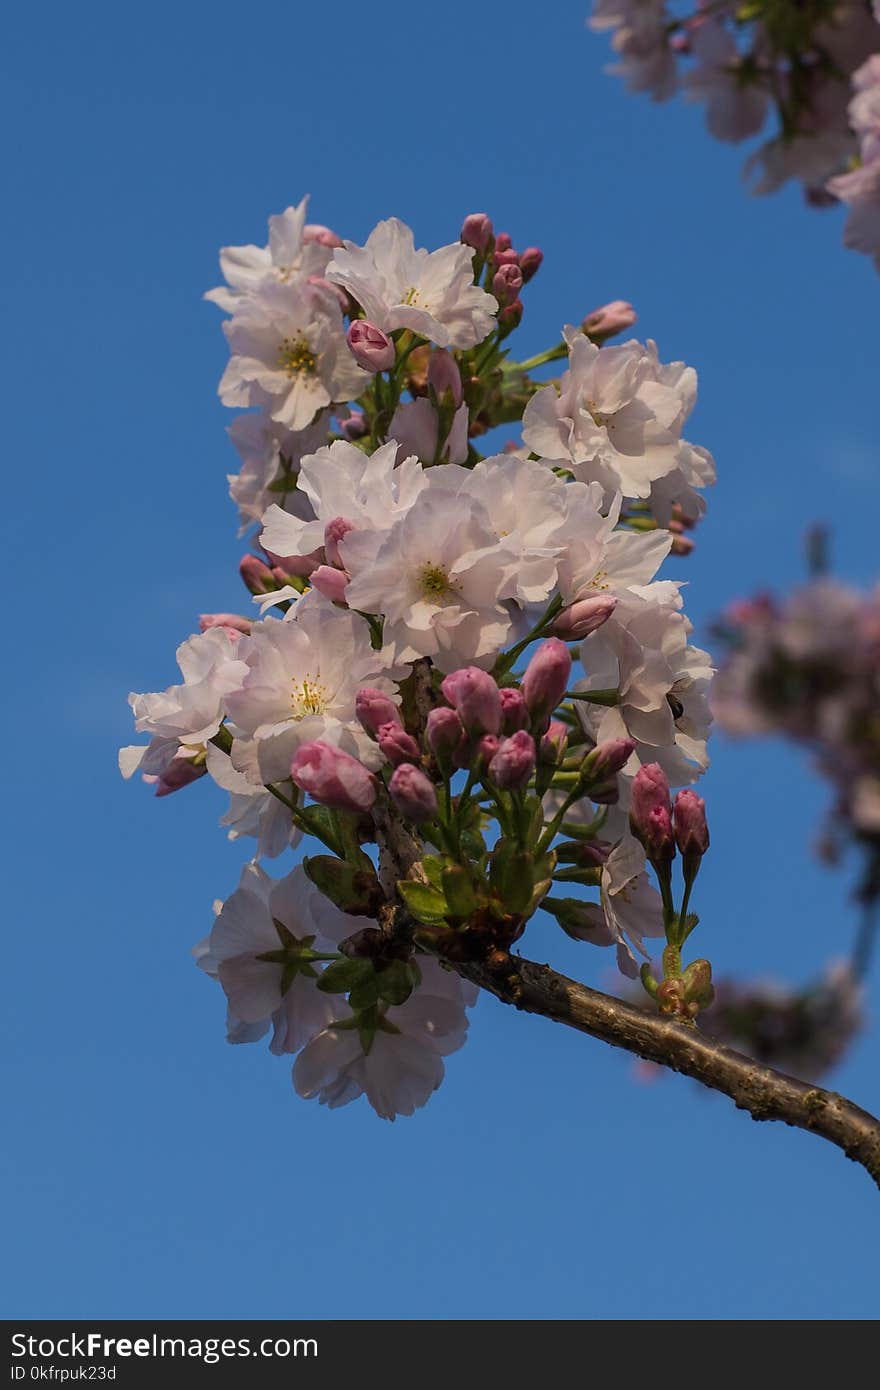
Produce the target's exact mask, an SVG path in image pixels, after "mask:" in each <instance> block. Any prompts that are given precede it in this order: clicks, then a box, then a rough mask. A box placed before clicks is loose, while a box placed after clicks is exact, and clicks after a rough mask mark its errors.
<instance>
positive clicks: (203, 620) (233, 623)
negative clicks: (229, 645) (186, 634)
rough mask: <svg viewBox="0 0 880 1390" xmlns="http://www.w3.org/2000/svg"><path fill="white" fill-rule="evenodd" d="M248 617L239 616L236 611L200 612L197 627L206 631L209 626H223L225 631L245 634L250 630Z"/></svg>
mask: <svg viewBox="0 0 880 1390" xmlns="http://www.w3.org/2000/svg"><path fill="white" fill-rule="evenodd" d="M251 626H252V624H251V620H250V618H242V617H239V615H238V613H201V614H200V615H199V629H200V631H202V632H207V631H208V628H209V627H225V628H226V630H227V632H233V633H241V632H243V633H244V635H245V636H247V635H248V633H249V632H250V630H251Z"/></svg>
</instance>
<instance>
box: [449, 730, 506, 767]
mask: <svg viewBox="0 0 880 1390" xmlns="http://www.w3.org/2000/svg"><path fill="white" fill-rule="evenodd" d="M471 746H472V745H471ZM500 746H501V740H500V738H497V737H496V736H495V734H483V737H482V738H481V739H480V740H479V741H478V743H477V746H476V749H475V750H474V751H473V753H472V754H471V753H469V751H468V749H467V748H465V749H459V751H458V754H457V757H458V759H459V766H461V767H471V766H473V767H474V768H475V769H476V771H477V772H479V773H484V772H488V770H489V764H490V763H491V761H492V759H493V758H494V757H495V754H496V753H497V752H498V749H499V747H500Z"/></svg>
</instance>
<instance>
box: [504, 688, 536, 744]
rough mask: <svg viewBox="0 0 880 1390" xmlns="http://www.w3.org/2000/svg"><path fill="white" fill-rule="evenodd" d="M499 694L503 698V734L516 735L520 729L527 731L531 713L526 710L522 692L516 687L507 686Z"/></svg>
mask: <svg viewBox="0 0 880 1390" xmlns="http://www.w3.org/2000/svg"><path fill="white" fill-rule="evenodd" d="M499 694H500V696H501V732H502V733H503V734H515V733H516V732H517V730H518V729H525V728H526V727H527V726H528V722H529V712H528V710H527V709H526V702H525V700H524V699H523V696H522V691H521V690H517V689H516V687H515V686H512V685H505V686H504V687H503V689H502V690H500V691H499Z"/></svg>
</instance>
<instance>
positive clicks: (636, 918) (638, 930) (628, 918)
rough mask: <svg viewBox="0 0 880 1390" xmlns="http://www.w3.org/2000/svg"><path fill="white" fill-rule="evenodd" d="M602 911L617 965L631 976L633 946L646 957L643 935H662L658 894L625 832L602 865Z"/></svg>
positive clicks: (634, 972)
mask: <svg viewBox="0 0 880 1390" xmlns="http://www.w3.org/2000/svg"><path fill="white" fill-rule="evenodd" d="M601 895H602V910H603V912H604V913H605V921H606V924H607V926H608V930H609V932H610V934H611V935H612V937H613V938H614V940H615V941H616V942H617V964H618V968H619V969H620V970H621V971H622V973H623V974H624V975H628V976H629V977H630V979H634V978H635V977H636V976H637V975H638V966H637V964H636V958H635V955H634V953H633V949H632V948H633V947H635V949H636V951H638V952H639V954H640V955H642V956H644V957H645V958H646V959H647V952H646V950H645V947H644V944H643V943H644V939H645V937H656V936H663V934H664V929H663V906H662V903H661V901H660V894H659V893H658V892H657V889H656V888H655V887H654V886H653V884H652V883H651V880H650V879H649V878H648V874H647V871H646V863H645V851H644V850H643V849H642V846H641V845H640V844H639V843H638V841H637V840H635V839H634V838H633V836H632V835H630V834H629V833H627V834H626V835H624V837H623V839H622V840H621V841H620V843H619V844H617V845H615V847H614V849H613V850H612V851H611V853H610V854H609V856H608V858H607V860H606V861H605V864H604V865H603V866H602V880H601Z"/></svg>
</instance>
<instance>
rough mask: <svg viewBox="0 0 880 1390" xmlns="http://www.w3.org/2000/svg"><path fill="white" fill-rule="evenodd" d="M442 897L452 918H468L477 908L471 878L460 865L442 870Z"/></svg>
mask: <svg viewBox="0 0 880 1390" xmlns="http://www.w3.org/2000/svg"><path fill="white" fill-rule="evenodd" d="M443 895H444V897H445V898H446V901H447V903H448V905H449V912H450V914H451V916H453V917H470V916H471V914H472V913H473V912H476V910H477V908H478V907H479V899H478V897H477V893H476V888H475V884H474V881H473V878H472V876H471V874H470V873H469V872H468V870H467V869H465V868H464V867H463V865H461V864H450V866H449V868H448V869H444V870H443Z"/></svg>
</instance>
